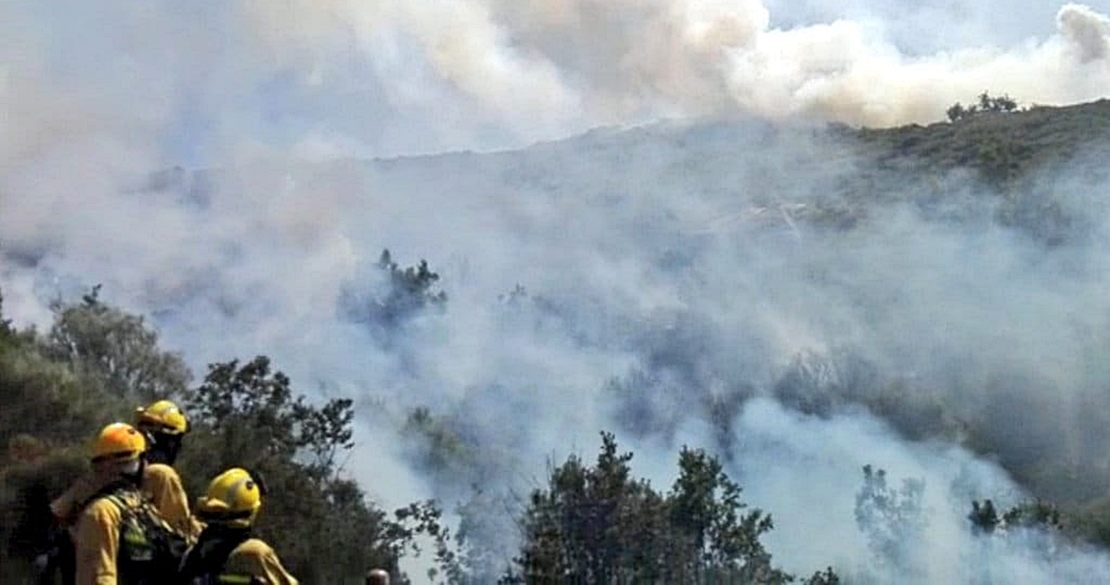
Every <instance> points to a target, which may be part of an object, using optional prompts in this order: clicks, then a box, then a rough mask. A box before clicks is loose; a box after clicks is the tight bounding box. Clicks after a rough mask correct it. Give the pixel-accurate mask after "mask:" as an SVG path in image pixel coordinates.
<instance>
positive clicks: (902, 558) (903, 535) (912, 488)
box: [855, 465, 926, 575]
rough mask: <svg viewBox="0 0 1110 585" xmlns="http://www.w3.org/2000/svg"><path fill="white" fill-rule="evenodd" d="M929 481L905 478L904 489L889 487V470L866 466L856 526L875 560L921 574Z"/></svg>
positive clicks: (859, 493)
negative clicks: (919, 555)
mask: <svg viewBox="0 0 1110 585" xmlns="http://www.w3.org/2000/svg"><path fill="white" fill-rule="evenodd" d="M924 493H925V482H924V481H923V480H920V479H904V480H902V487H901V488H894V487H891V486H889V485H887V476H886V471H885V470H883V469H875V468H873V467H871V465H864V466H863V486H862V487H861V488H860V491H859V492H858V493H857V494H856V510H855V512H856V524H857V525H858V526H859V529H860V531H862V532H863V534H864V536H865V537H866V538H867V542H868V544H869V545H870V546H871V549H872V552H873V553H874V555H875V557H876V558H877V559H878V560H879V561H881V562H883V563H886V564H887V565H888V566H890V567H894V568H897V569H898V570H900V571H906V572H909V573H912V574H915V575H916V574H917V573H918V572H919V571H920V569H921V567H918V566H917V563H916V559H915V555H914V554H913V553H914V550H915V548H916V546H917V544H918V543H919V542H920V538H921V535H922V533H923V532H924V530H925V526H926V516H925V510H924V509H923V507H922V499H923V496H924Z"/></svg>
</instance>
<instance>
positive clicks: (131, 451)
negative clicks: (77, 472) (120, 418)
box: [91, 422, 147, 463]
mask: <svg viewBox="0 0 1110 585" xmlns="http://www.w3.org/2000/svg"><path fill="white" fill-rule="evenodd" d="M146 447H147V445H146V437H144V436H143V434H142V433H140V432H139V430H138V429H136V428H135V427H133V426H131V425H129V424H127V423H121V422H118V423H112V424H110V425H108V426H106V427H104V428H103V429H101V431H100V435H99V436H97V438H96V442H95V443H93V448H92V456H91V459H92V461H93V462H94V463H96V462H100V461H108V460H112V461H133V460H135V459H138V458H139V456H140V455H142V454H143V452H145V451H146Z"/></svg>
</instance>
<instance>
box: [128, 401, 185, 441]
mask: <svg viewBox="0 0 1110 585" xmlns="http://www.w3.org/2000/svg"><path fill="white" fill-rule="evenodd" d="M135 426H137V427H140V428H144V429H148V430H150V431H152V432H155V433H165V434H167V435H184V434H185V433H187V432H189V419H187V418H185V413H184V412H181V409H180V408H178V406H177V405H176V404H174V403H173V402H170V401H169V400H159V401H158V402H155V403H153V404H151V405H149V406H145V407H139V408H137V409H135Z"/></svg>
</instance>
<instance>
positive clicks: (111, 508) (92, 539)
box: [74, 499, 122, 585]
mask: <svg viewBox="0 0 1110 585" xmlns="http://www.w3.org/2000/svg"><path fill="white" fill-rule="evenodd" d="M121 519H122V516H121V515H120V512H119V509H117V508H116V506H115V505H114V504H112V503H111V502H109V501H108V500H105V499H101V500H97V501H95V502H93V503H92V504H90V505H89V506H88V507H87V508H85V510H84V512H82V513H81V515H80V516H79V517H78V519H77V525H76V526H75V530H74V532H75V535H74V537H75V540H74V547H75V548H76V557H77V558H76V561H77V562H76V564H77V566H76V581H75V585H116V577H117V575H116V555H117V554H118V553H119V526H120V521H121Z"/></svg>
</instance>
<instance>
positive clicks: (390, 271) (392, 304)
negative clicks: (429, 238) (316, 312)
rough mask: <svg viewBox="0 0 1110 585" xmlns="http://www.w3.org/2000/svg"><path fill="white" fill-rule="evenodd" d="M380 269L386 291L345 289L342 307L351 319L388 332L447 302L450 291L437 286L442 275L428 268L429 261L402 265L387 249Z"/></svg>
mask: <svg viewBox="0 0 1110 585" xmlns="http://www.w3.org/2000/svg"><path fill="white" fill-rule="evenodd" d="M376 268H377V269H378V270H379V271H381V272H382V273H383V274H384V276H385V289H384V291H379V292H377V293H375V294H370V295H368V296H367V295H363V294H358V293H356V292H354V291H353V290H346V291H344V293H343V295H342V297H341V298H340V306H341V307H342V311H343V313H344V314H345V316H346V317H347V318H348V319H351V320H353V321H356V322H359V323H366V324H368V325H372V326H374V327H375V328H376V329H380V330H383V331H386V332H388V331H391V330H393V329H394V328H396V327H398V326H400V325H401V324H403V323H404V322H406V321H408V320H409V319H411V318H412V317H414V316H416V315H417V314H419V313H420V312H422V311H424V310H426V309H429V308H440V309H442V308H443V307H444V306H445V305H446V303H447V293H446V292H444V291H442V290H439V289H437V287H436V283H437V282H438V281H439V274H437V273H435V272H433V271H432V270H431V269H430V268H429V267H428V262H427V260H423V259H421V260H420V263H419V264H418V265H416V266H409V267H407V268H401V267H400V266H399V265H398V264H397V263H396V262H394V261H393V256H392V254H390V252H389V249H388V248H387V249H384V250H382V254H381V257H380V258H379V259H378V262H377V264H376Z"/></svg>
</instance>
